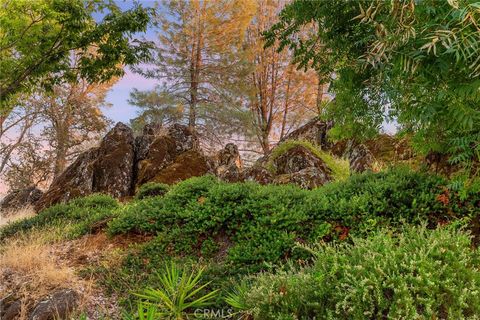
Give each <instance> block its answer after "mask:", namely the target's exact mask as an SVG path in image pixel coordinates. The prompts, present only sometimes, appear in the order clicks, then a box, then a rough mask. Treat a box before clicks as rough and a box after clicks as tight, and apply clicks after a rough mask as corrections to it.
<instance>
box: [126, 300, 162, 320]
mask: <svg viewBox="0 0 480 320" xmlns="http://www.w3.org/2000/svg"><path fill="white" fill-rule="evenodd" d="M157 319H160V318H159V316H158V313H157V308H156V307H155V306H151V305H150V306H146V305H145V304H144V303H142V302H139V303H138V305H137V312H136V314H134V315H132V314H130V313H124V314H123V320H157Z"/></svg>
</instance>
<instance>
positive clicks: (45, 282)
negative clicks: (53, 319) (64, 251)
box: [0, 232, 92, 319]
mask: <svg viewBox="0 0 480 320" xmlns="http://www.w3.org/2000/svg"><path fill="white" fill-rule="evenodd" d="M49 242H50V239H49V238H47V237H43V236H42V233H39V232H33V233H30V234H28V235H23V236H20V237H19V238H16V239H13V240H10V241H8V242H7V243H4V244H2V246H1V247H0V283H1V284H0V296H7V295H9V294H13V295H14V296H15V297H16V299H20V301H21V304H22V308H21V315H20V319H27V318H28V315H27V313H28V312H27V311H28V310H29V309H30V308H31V307H32V306H33V305H34V303H35V302H38V301H39V300H40V299H41V298H43V297H45V296H46V295H48V294H50V293H51V292H52V291H54V290H56V289H60V288H70V289H74V290H76V291H77V292H79V293H80V294H81V296H82V297H83V298H82V299H81V301H80V303H81V304H82V303H83V300H84V297H85V296H89V294H88V293H89V292H90V291H91V290H92V282H91V281H87V280H83V279H79V278H78V277H77V276H76V275H75V272H74V269H72V268H71V267H69V266H68V265H67V264H66V263H65V261H61V260H60V259H59V258H58V257H57V255H56V252H55V245H53V244H51V243H49Z"/></svg>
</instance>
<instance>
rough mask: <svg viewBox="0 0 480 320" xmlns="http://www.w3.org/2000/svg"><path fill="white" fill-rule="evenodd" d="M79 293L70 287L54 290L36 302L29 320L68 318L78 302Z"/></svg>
mask: <svg viewBox="0 0 480 320" xmlns="http://www.w3.org/2000/svg"><path fill="white" fill-rule="evenodd" d="M78 298H79V295H78V293H76V292H75V291H73V290H71V289H62V290H58V291H56V292H54V293H53V294H51V295H50V296H48V297H46V298H44V299H43V300H42V301H40V302H39V303H37V305H36V306H35V307H34V308H33V311H32V313H31V314H30V316H29V320H54V319H68V318H69V317H68V316H69V315H70V314H71V313H72V312H73V311H74V309H75V308H76V306H77V304H78Z"/></svg>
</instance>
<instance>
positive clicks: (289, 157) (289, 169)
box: [273, 145, 331, 175]
mask: <svg viewBox="0 0 480 320" xmlns="http://www.w3.org/2000/svg"><path fill="white" fill-rule="evenodd" d="M273 165H274V169H275V174H277V175H278V174H286V173H294V172H298V171H300V170H303V169H306V168H311V167H314V168H318V169H320V170H322V171H325V172H326V173H327V174H330V173H331V170H330V168H328V167H327V165H326V164H325V162H324V161H323V160H322V159H320V158H319V157H318V156H316V155H315V154H314V153H313V152H312V151H310V150H309V149H307V148H305V147H303V146H301V145H297V146H294V147H292V148H290V149H289V150H287V151H286V152H285V153H283V154H281V155H280V156H278V157H277V158H276V159H274V160H273Z"/></svg>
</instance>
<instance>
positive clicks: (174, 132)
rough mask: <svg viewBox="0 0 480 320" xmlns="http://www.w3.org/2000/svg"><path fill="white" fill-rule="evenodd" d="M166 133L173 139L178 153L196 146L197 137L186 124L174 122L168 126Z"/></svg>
mask: <svg viewBox="0 0 480 320" xmlns="http://www.w3.org/2000/svg"><path fill="white" fill-rule="evenodd" d="M167 135H168V136H169V137H170V138H172V139H173V140H174V141H175V148H176V151H177V152H179V153H180V152H183V151H188V150H191V149H196V148H198V139H197V137H195V136H194V135H193V133H192V131H191V130H190V129H189V128H188V127H187V126H184V125H182V124H177V123H176V124H174V125H172V126H170V127H169V128H168V134H167Z"/></svg>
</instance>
